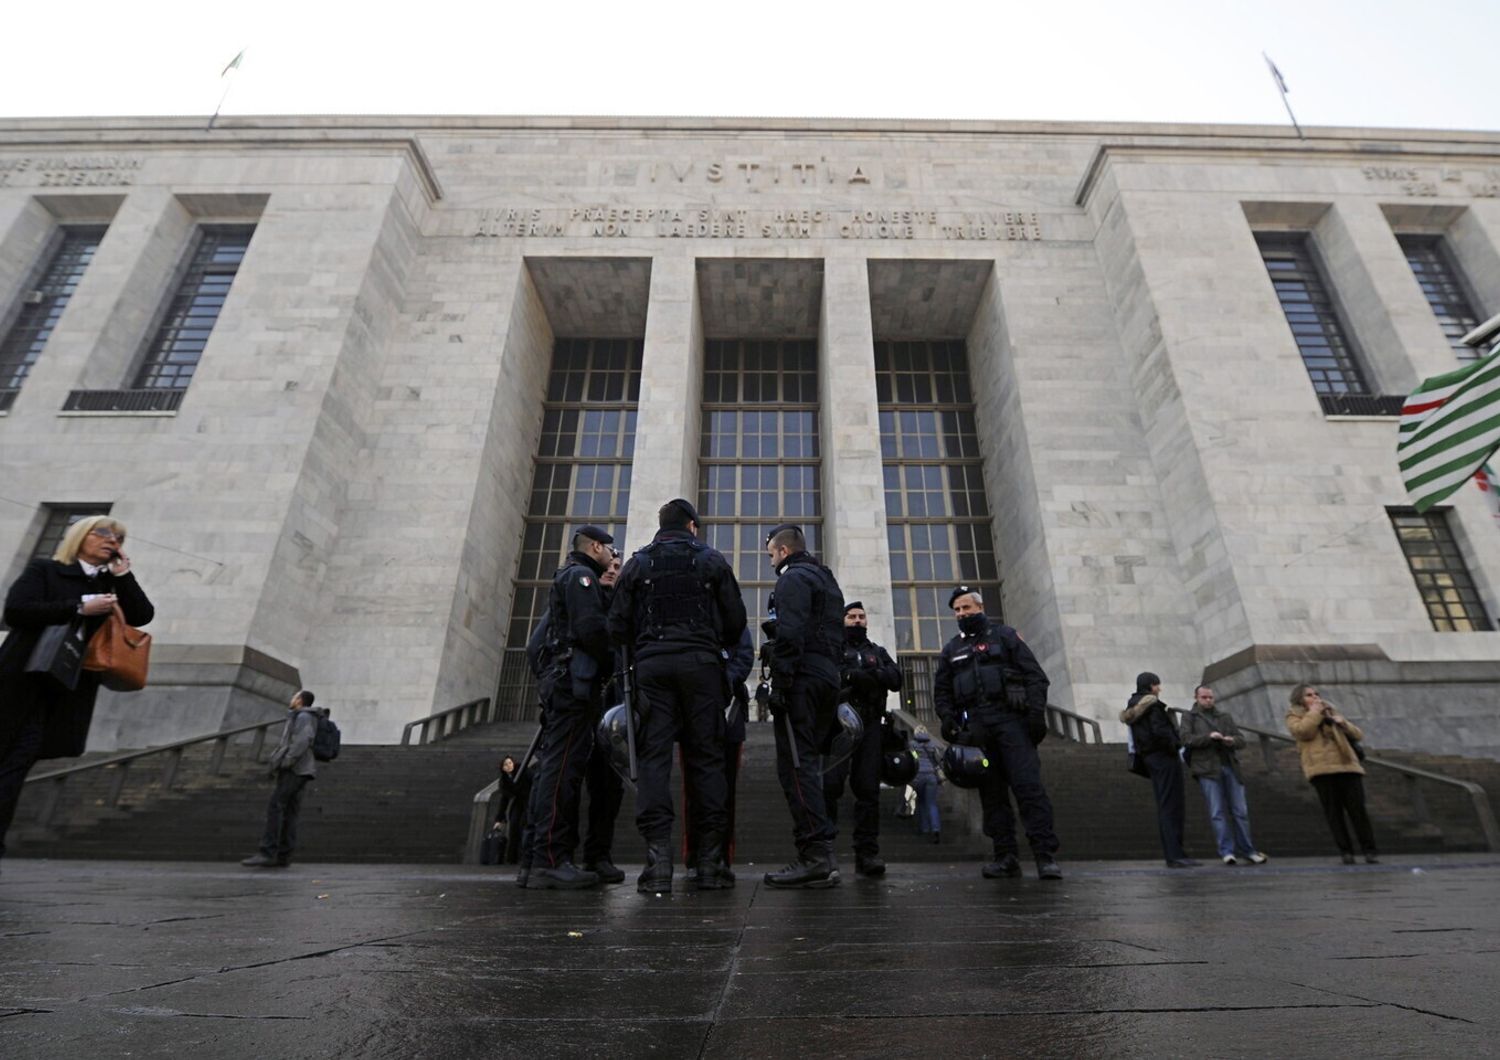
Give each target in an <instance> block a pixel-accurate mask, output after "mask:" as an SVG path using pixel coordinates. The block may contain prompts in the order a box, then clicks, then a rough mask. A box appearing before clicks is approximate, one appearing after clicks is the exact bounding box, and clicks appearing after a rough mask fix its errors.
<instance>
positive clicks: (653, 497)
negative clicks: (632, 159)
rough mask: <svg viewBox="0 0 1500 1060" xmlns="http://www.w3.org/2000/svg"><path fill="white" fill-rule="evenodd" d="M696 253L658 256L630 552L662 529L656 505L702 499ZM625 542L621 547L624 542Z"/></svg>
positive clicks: (653, 278) (648, 313) (648, 318)
mask: <svg viewBox="0 0 1500 1060" xmlns="http://www.w3.org/2000/svg"><path fill="white" fill-rule="evenodd" d="M695 268H696V259H695V258H694V257H693V256H692V254H690V253H675V254H670V255H663V256H659V257H656V258H654V259H652V262H651V294H650V302H649V303H648V305H647V307H646V346H645V353H644V356H643V358H642V364H641V400H640V414H639V415H638V416H637V417H636V434H635V460H634V463H633V465H632V472H631V478H630V508H629V511H628V512H627V515H626V520H627V523H628V524H629V530H628V531H627V537H628V539H629V540H628V541H627V542H626V543H624V545H623V548H624V551H625V552H626V554H627V555H628V554H629V553H630V552H631V551H633V550H635V549H637V548H640V547H641V546H642V545H644V544H646V543H647V542H648V541H650V540H651V537H652V535H654V534H655V533H656V511H657V509H658V508H660V507H661V506H662V505H663V504H664V503H666V502H667V501H669V500H671V499H672V498H673V497H686V498H687V499H688V500H690V501H692V502H693V503H694V504H695V505H696V504H697V503H698V500H697V498H698V433H699V428H700V424H701V421H702V410H703V315H702V313H701V312H700V311H699V308H698V282H697V274H696V271H695ZM617 547H621V546H620V545H619V543H617Z"/></svg>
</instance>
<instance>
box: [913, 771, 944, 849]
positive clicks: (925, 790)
mask: <svg viewBox="0 0 1500 1060" xmlns="http://www.w3.org/2000/svg"><path fill="white" fill-rule="evenodd" d="M912 783H913V784H915V785H916V788H917V831H918V832H919V833H920V834H921V835H931V834H932V833H933V832H936V831H938V830H940V829H941V828H942V827H943V824H942V818H941V816H940V815H939V812H938V800H937V797H938V782H937V777H934V776H925V777H923V776H919V777H917V779H916V780H914V781H912Z"/></svg>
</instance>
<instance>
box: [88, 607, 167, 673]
mask: <svg viewBox="0 0 1500 1060" xmlns="http://www.w3.org/2000/svg"><path fill="white" fill-rule="evenodd" d="M150 666H151V634H149V633H143V632H142V631H141V630H138V629H136V628H135V627H133V626H130V625H127V624H126V622H125V612H124V611H121V610H120V605H119V604H116V605H115V609H114V611H112V612H111V613H110V615H109V617H108V618H106V619H105V620H104V625H102V626H100V627H99V628H98V629H97V630H95V631H94V635H93V636H92V637H90V638H89V650H88V652H87V653H86V654H85V655H84V657H83V668H84V669H85V670H93V671H94V672H96V673H97V674H98V675H99V683H100V684H101V685H103V686H104V687H105V688H108V689H112V690H114V691H116V692H139V691H140V690H141V689H143V688H145V687H146V671H147V670H148V669H150Z"/></svg>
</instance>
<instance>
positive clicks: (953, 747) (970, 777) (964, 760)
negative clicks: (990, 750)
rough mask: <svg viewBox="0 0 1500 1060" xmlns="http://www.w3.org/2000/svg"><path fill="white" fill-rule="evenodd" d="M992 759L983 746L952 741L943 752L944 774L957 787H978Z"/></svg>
mask: <svg viewBox="0 0 1500 1060" xmlns="http://www.w3.org/2000/svg"><path fill="white" fill-rule="evenodd" d="M989 767H990V760H989V759H988V758H986V757H985V756H984V750H983V748H979V747H969V746H967V745H965V744H958V743H952V744H949V745H948V749H947V750H946V751H944V752H943V776H945V777H947V778H948V779H949V780H950V781H952V782H953V784H954V785H955V786H956V787H960V788H977V787H979V784H980V781H981V780H982V779H983V778H984V771H985V770H986V769H988V768H989Z"/></svg>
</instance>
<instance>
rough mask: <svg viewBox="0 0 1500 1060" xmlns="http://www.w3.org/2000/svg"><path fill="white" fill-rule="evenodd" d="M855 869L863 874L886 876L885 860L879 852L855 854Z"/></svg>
mask: <svg viewBox="0 0 1500 1060" xmlns="http://www.w3.org/2000/svg"><path fill="white" fill-rule="evenodd" d="M854 871H855V872H856V873H858V874H859V875H861V876H884V875H885V862H884V861H883V860H882V859H881V857H880V855H879V854H861V853H859V852H858V851H856V852H855V854H854Z"/></svg>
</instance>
